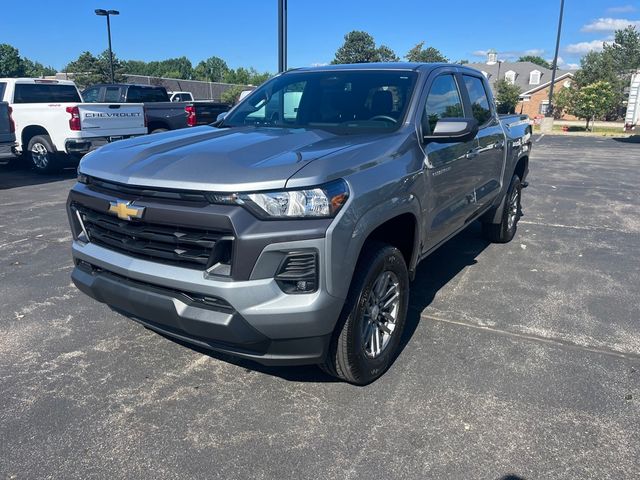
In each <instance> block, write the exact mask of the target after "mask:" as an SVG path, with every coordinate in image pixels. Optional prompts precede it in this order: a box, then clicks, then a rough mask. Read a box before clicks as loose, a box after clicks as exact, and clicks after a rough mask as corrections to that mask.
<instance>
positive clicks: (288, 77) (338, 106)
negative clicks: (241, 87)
mask: <svg viewBox="0 0 640 480" xmlns="http://www.w3.org/2000/svg"><path fill="white" fill-rule="evenodd" d="M415 80H416V73H415V72H410V71H394V70H388V71H386V70H377V71H375V70H361V71H353V70H352V71H332V72H322V71H318V72H298V73H295V72H292V73H287V74H285V75H281V76H279V77H276V78H274V79H272V80H271V81H269V82H267V83H265V84H264V85H263V86H261V87H260V88H258V89H257V90H256V91H255V92H253V93H252V94H251V95H250V96H248V97H247V99H246V100H245V101H244V102H242V103H241V104H240V105H238V107H237V108H236V109H235V110H234V111H233V112H231V113H230V114H229V115H228V116H227V117H226V118H225V120H224V125H223V126H229V127H239V126H243V125H252V126H256V127H286V128H321V129H327V130H332V131H335V132H336V133H360V132H363V131H392V130H395V129H396V128H398V127H399V126H400V124H401V123H402V121H403V119H404V116H405V114H406V111H407V108H408V105H409V101H410V99H411V93H412V91H413V88H414V85H415Z"/></svg>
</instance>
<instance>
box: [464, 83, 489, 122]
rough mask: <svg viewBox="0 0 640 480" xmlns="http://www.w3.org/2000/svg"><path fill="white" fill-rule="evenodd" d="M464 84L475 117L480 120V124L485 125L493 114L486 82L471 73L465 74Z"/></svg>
mask: <svg viewBox="0 0 640 480" xmlns="http://www.w3.org/2000/svg"><path fill="white" fill-rule="evenodd" d="M464 84H465V85H466V87H467V92H469V101H471V112H472V113H473V118H475V119H476V120H477V121H478V125H484V124H485V123H487V122H488V121H489V120H490V119H491V116H492V113H491V107H490V106H489V97H487V92H486V91H485V89H484V84H483V82H482V80H481V79H479V78H478V77H471V76H469V75H464Z"/></svg>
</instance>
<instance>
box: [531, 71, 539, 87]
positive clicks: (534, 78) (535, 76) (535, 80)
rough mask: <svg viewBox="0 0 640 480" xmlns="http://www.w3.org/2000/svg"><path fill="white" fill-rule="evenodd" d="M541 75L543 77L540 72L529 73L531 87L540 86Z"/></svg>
mask: <svg viewBox="0 0 640 480" xmlns="http://www.w3.org/2000/svg"><path fill="white" fill-rule="evenodd" d="M540 75H542V73H541V72H540V70H534V71H533V72H531V73H529V85H540Z"/></svg>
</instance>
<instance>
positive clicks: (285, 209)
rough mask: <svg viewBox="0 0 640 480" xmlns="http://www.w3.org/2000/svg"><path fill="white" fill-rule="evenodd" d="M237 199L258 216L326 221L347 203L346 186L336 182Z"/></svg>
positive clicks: (347, 193) (249, 194)
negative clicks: (321, 219) (323, 219)
mask: <svg viewBox="0 0 640 480" xmlns="http://www.w3.org/2000/svg"><path fill="white" fill-rule="evenodd" d="M237 198H238V199H239V200H240V201H241V202H242V203H243V204H244V205H245V206H246V207H248V208H249V209H251V210H252V211H253V212H254V213H255V214H257V215H258V216H260V217H265V218H323V217H325V218H326V217H334V216H335V215H336V214H337V213H338V212H339V211H340V209H341V208H342V206H343V205H344V204H345V203H346V202H347V199H348V198H349V187H348V186H347V184H346V182H345V181H344V180H337V181H334V182H330V183H327V184H325V185H320V186H318V187H311V188H304V189H299V190H284V191H280V192H256V193H241V194H238V197H237Z"/></svg>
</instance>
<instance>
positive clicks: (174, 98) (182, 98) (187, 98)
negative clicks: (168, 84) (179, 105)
mask: <svg viewBox="0 0 640 480" xmlns="http://www.w3.org/2000/svg"><path fill="white" fill-rule="evenodd" d="M167 93H168V94H169V101H171V102H193V101H194V100H195V99H194V98H193V94H192V93H191V92H167Z"/></svg>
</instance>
